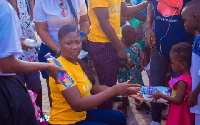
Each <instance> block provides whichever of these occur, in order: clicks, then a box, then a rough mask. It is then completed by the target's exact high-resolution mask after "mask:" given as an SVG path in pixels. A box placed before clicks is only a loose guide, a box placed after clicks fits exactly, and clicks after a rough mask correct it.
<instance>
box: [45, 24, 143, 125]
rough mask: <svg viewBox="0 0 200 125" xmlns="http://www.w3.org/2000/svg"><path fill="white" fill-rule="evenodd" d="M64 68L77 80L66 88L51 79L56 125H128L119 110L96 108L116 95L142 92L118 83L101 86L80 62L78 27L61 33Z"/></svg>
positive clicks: (59, 33)
mask: <svg viewBox="0 0 200 125" xmlns="http://www.w3.org/2000/svg"><path fill="white" fill-rule="evenodd" d="M58 38H59V45H60V49H61V56H60V57H59V58H58V60H59V61H60V63H61V65H62V66H63V68H64V69H65V70H67V72H68V74H69V75H70V76H71V77H72V78H73V80H74V81H75V82H74V84H73V85H72V87H70V88H68V89H66V88H65V87H64V86H63V85H62V84H56V83H55V80H54V79H53V78H50V89H51V97H52V109H51V113H50V120H49V122H50V124H52V125H56V124H59V125H71V124H75V125H83V124H84V125H125V124H126V117H125V116H124V115H123V114H122V113H121V112H118V111H114V110H106V109H93V108H95V107H96V106H98V105H99V104H101V103H102V102H104V101H105V100H107V99H109V98H111V97H113V96H116V95H131V94H135V93H137V92H138V91H139V85H135V84H127V83H124V84H117V85H115V86H113V87H107V86H104V85H100V84H99V83H98V79H97V77H95V75H93V74H94V73H92V71H91V70H90V69H89V67H87V65H86V64H85V63H84V62H83V61H81V60H80V59H78V58H77V57H78V55H79V53H80V51H81V48H82V41H81V37H80V34H79V31H78V30H77V28H76V27H75V26H73V25H65V26H63V27H61V29H60V30H59V31H58Z"/></svg>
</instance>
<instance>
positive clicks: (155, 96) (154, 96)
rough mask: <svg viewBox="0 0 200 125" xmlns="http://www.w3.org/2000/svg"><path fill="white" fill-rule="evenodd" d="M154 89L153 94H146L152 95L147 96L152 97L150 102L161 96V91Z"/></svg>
mask: <svg viewBox="0 0 200 125" xmlns="http://www.w3.org/2000/svg"><path fill="white" fill-rule="evenodd" d="M155 90H156V93H155V94H148V95H152V97H149V98H153V100H152V102H157V100H158V99H159V98H161V97H162V93H161V92H160V91H158V89H156V88H155Z"/></svg>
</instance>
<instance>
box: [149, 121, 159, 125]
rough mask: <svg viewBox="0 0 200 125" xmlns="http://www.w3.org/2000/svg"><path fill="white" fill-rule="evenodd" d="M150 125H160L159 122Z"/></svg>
mask: <svg viewBox="0 0 200 125" xmlns="http://www.w3.org/2000/svg"><path fill="white" fill-rule="evenodd" d="M150 125H161V124H160V123H159V122H155V121H152V122H151V124H150Z"/></svg>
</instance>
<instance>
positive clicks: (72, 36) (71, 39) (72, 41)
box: [59, 32, 82, 60]
mask: <svg viewBox="0 0 200 125" xmlns="http://www.w3.org/2000/svg"><path fill="white" fill-rule="evenodd" d="M59 44H60V49H61V55H62V56H63V57H65V58H70V59H73V60H76V59H77V57H78V55H79V53H80V51H81V49H82V41H81V37H80V35H79V34H78V33H77V32H70V33H68V34H67V35H65V36H64V37H63V38H62V40H61V41H59Z"/></svg>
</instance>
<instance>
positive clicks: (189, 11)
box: [181, 0, 200, 33]
mask: <svg viewBox="0 0 200 125" xmlns="http://www.w3.org/2000/svg"><path fill="white" fill-rule="evenodd" d="M199 5H200V0H192V1H191V2H189V3H187V4H186V5H185V6H184V8H183V10H182V12H181V16H182V18H183V20H184V21H185V24H184V26H185V29H186V30H187V31H188V32H191V33H194V31H195V30H200V7H199Z"/></svg>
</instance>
